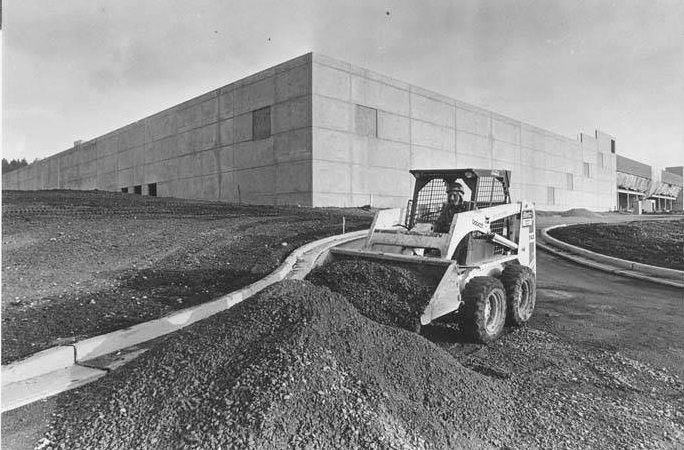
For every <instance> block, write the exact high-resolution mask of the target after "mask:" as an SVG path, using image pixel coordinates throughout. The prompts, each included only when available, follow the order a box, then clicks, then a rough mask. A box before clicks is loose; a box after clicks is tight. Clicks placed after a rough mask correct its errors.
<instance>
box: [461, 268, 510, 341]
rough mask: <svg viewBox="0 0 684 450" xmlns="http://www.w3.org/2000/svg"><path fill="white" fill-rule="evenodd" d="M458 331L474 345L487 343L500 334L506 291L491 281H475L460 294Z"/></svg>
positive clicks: (470, 282)
mask: <svg viewBox="0 0 684 450" xmlns="http://www.w3.org/2000/svg"><path fill="white" fill-rule="evenodd" d="M460 318H461V330H463V332H464V334H465V335H466V337H468V338H470V339H472V340H473V341H475V342H481V343H487V342H491V341H493V340H495V339H496V338H497V337H499V335H500V334H501V333H502V332H503V329H504V324H505V323H506V291H505V290H504V287H503V284H501V282H500V281H499V280H497V279H496V278H494V277H475V278H473V279H472V280H470V281H469V282H468V284H467V285H466V287H465V289H464V290H463V306H462V314H461V315H460Z"/></svg>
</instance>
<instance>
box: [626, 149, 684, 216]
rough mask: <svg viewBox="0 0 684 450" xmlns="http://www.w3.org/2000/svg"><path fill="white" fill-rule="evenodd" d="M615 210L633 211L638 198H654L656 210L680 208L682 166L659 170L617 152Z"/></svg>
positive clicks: (677, 209) (676, 209)
mask: <svg viewBox="0 0 684 450" xmlns="http://www.w3.org/2000/svg"><path fill="white" fill-rule="evenodd" d="M616 180H617V190H618V200H617V202H618V203H617V204H618V209H619V210H620V211H633V210H634V207H635V205H636V203H637V202H638V201H640V200H642V201H643V200H653V202H654V209H655V210H656V211H680V210H682V184H683V183H682V167H669V168H668V169H666V170H659V169H656V168H654V167H651V166H649V165H647V164H644V163H640V162H638V161H635V160H633V159H629V158H625V157H624V156H620V155H618V157H617V176H616Z"/></svg>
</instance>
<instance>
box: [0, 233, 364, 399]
mask: <svg viewBox="0 0 684 450" xmlns="http://www.w3.org/2000/svg"><path fill="white" fill-rule="evenodd" d="M367 233H368V230H361V231H355V232H351V233H346V234H342V235H336V236H330V237H327V238H324V239H320V240H318V241H314V242H310V243H308V244H306V245H303V246H302V247H299V248H297V249H295V250H294V251H293V252H292V253H291V254H290V255H289V256H288V257H287V258H286V259H285V261H284V262H283V263H282V264H281V265H280V266H279V267H278V268H277V269H276V270H275V271H273V272H272V273H271V274H269V275H268V276H266V277H265V278H263V279H261V280H259V281H257V282H255V283H252V284H250V285H249V286H247V287H245V288H243V289H240V290H238V291H235V292H231V293H229V294H226V295H224V296H222V297H219V298H218V299H216V300H213V301H211V302H208V303H203V304H201V305H196V306H192V307H189V308H185V309H182V310H180V311H175V312H173V313H171V314H169V315H167V316H164V317H161V318H159V319H155V320H151V321H149V322H144V323H140V324H137V325H134V326H132V327H129V328H124V329H122V330H117V331H113V332H111V333H107V334H103V335H100V336H95V337H92V338H89V339H85V340H82V341H79V342H75V343H74V344H71V345H64V346H58V347H53V348H49V349H47V350H43V351H41V352H38V353H36V354H34V355H31V356H29V357H27V358H26V359H23V360H20V361H16V362H14V363H11V364H7V365H4V366H2V372H1V375H2V390H3V395H2V398H5V392H4V391H6V390H9V389H11V387H12V386H11V385H12V384H16V383H20V384H21V383H23V384H26V382H27V380H30V379H34V378H38V377H44V376H45V375H46V374H49V373H52V372H57V371H61V370H64V369H66V368H69V367H71V366H73V365H74V364H77V363H79V362H83V361H85V360H89V359H92V358H96V357H98V356H102V355H106V354H109V353H112V352H115V351H118V350H122V349H124V348H127V347H131V346H133V345H137V344H140V343H143V342H146V341H149V340H151V339H154V338H157V337H160V336H163V335H165V334H169V333H172V332H175V331H178V330H180V329H182V328H184V327H186V326H188V325H191V324H193V323H195V322H197V321H199V320H202V319H206V318H207V317H210V316H212V315H214V314H216V313H218V312H221V311H224V310H226V309H228V308H230V307H231V306H233V305H235V304H237V303H240V302H241V301H243V300H245V299H247V298H249V297H251V296H252V295H254V294H256V293H257V292H259V291H261V290H262V289H264V288H266V287H268V286H270V285H271V284H273V283H276V282H278V281H281V280H283V279H285V278H286V277H288V276H297V277H299V278H303V276H304V275H306V273H308V271H310V270H311V268H312V267H313V263H314V262H315V260H316V259H317V258H318V257H319V256H320V255H321V254H323V253H324V252H326V251H327V250H329V249H330V248H332V247H334V246H337V245H340V244H343V243H346V242H350V241H354V240H357V239H359V238H362V237H364V236H365V235H366V234H367ZM307 253H312V255H308V257H307V255H306V254H307ZM54 393H56V392H54ZM54 393H52V394H51V395H54ZM34 401H35V399H34ZM24 404H26V403H24ZM8 406H12V407H8ZM18 406H22V405H6V404H5V402H4V401H3V402H2V412H5V411H8V410H10V409H13V408H16V407H18Z"/></svg>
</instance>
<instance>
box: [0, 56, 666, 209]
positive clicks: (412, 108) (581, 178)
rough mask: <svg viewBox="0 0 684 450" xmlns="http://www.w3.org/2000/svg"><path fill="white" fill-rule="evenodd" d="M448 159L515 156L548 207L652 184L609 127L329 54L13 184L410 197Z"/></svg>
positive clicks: (517, 181) (385, 203) (520, 192)
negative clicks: (568, 132) (468, 98)
mask: <svg viewBox="0 0 684 450" xmlns="http://www.w3.org/2000/svg"><path fill="white" fill-rule="evenodd" d="M445 167H461V168H467V167H475V168H502V169H509V170H511V171H512V197H513V198H514V199H528V200H532V201H534V202H535V203H536V204H537V208H538V209H543V210H567V209H570V208H576V207H584V208H588V209H591V210H597V211H607V210H613V209H616V207H617V204H616V200H619V199H621V198H622V197H620V196H619V195H618V185H621V186H623V187H622V188H620V189H622V190H623V191H626V192H627V196H628V198H627V202H628V203H629V200H630V197H636V196H638V192H641V191H638V190H636V191H632V190H631V189H633V188H634V187H635V186H634V183H631V184H630V183H629V182H626V183H625V182H623V183H618V182H617V180H616V176H617V175H616V174H617V172H616V143H615V140H614V138H612V137H611V136H609V135H607V134H605V133H602V132H599V131H596V132H595V133H593V134H592V135H587V134H583V133H582V134H580V135H579V139H571V138H567V137H564V136H560V135H558V134H555V133H552V132H550V131H547V130H543V129H541V128H538V127H535V126H533V125H530V124H526V123H523V122H521V121H519V120H515V119H511V118H509V117H505V116H502V115H500V114H497V113H495V112H492V111H488V110H485V109H482V108H479V107H476V106H473V105H469V104H466V103H463V102H461V101H459V100H455V99H451V98H448V97H445V96H442V95H439V94H436V93H434V92H430V91H427V90H425V89H423V88H420V87H418V86H413V85H410V84H407V83H404V82H401V81H398V80H395V79H392V78H389V77H386V76H384V75H381V74H378V73H374V72H371V71H368V70H366V69H362V68H359V67H356V66H353V65H351V64H348V63H345V62H342V61H338V60H334V59H331V58H328V57H326V56H323V55H319V54H315V53H309V54H306V55H303V56H301V57H298V58H295V59H293V60H290V61H287V62H285V63H282V64H280V65H277V66H275V67H272V68H270V69H267V70H264V71H261V72H258V73H256V74H254V75H251V76H249V77H247V78H244V79H242V80H239V81H236V82H234V83H232V84H229V85H227V86H224V87H221V88H219V89H216V90H214V91H211V92H208V93H206V94H204V95H201V96H199V97H196V98H194V99H192V100H189V101H186V102H184V103H181V104H179V105H177V106H174V107H172V108H169V109H167V110H164V111H161V112H159V113H157V114H154V115H152V116H150V117H147V118H144V119H142V120H139V121H137V122H135V123H132V124H130V125H127V126H125V127H123V128H120V129H118V130H115V131H112V132H110V133H107V134H105V135H103V136H100V137H97V138H95V139H92V140H89V141H84V142H80V143H79V144H78V145H74V147H73V148H71V149H69V150H66V151H63V152H61V153H58V154H56V155H53V156H51V157H49V158H45V159H43V160H41V161H38V162H36V163H34V164H31V165H30V166H28V167H26V168H23V169H20V170H17V171H15V172H12V173H10V174H8V175H7V176H5V177H3V182H2V185H3V189H24V190H34V189H56V188H59V189H100V190H109V191H123V192H129V193H137V194H143V195H159V196H171V197H181V198H193V199H205V200H219V201H226V202H243V203H254V204H301V205H308V206H361V205H366V204H369V203H370V204H372V205H373V206H378V207H396V206H403V205H405V202H406V200H407V198H408V196H409V195H410V192H411V188H412V183H413V179H412V176H411V175H410V174H409V173H408V171H409V169H429V168H445ZM624 173H626V174H628V175H631V173H630V172H624ZM639 173H640V172H639ZM644 175H645V173H644ZM635 176H641V175H635ZM645 178H648V177H645ZM637 188H638V186H637ZM632 192H634V193H632ZM622 193H625V192H622ZM642 194H643V195H646V194H647V192H646V191H644V192H642ZM655 195H661V194H655Z"/></svg>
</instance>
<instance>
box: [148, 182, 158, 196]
mask: <svg viewBox="0 0 684 450" xmlns="http://www.w3.org/2000/svg"><path fill="white" fill-rule="evenodd" d="M147 194H148V195H149V196H151V197H156V196H157V183H150V184H148V185H147Z"/></svg>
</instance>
